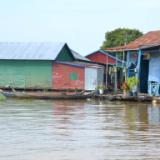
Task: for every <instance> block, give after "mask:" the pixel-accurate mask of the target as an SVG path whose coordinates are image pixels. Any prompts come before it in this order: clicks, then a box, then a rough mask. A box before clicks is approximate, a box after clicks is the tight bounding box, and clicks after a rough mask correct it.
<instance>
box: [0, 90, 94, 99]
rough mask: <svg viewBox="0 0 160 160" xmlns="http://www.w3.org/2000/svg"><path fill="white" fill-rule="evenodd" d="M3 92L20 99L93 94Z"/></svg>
mask: <svg viewBox="0 0 160 160" xmlns="http://www.w3.org/2000/svg"><path fill="white" fill-rule="evenodd" d="M1 93H2V94H3V95H4V96H5V97H7V98H18V99H66V100H67V99H87V98H91V97H92V95H93V94H91V93H88V94H80V93H79V94H60V93H55V92H54V93H52V92H46V93H45V92H17V91H16V92H6V91H1Z"/></svg>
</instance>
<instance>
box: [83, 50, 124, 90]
mask: <svg viewBox="0 0 160 160" xmlns="http://www.w3.org/2000/svg"><path fill="white" fill-rule="evenodd" d="M86 58H88V59H89V60H91V61H92V62H96V63H99V64H101V65H104V67H105V76H104V81H105V85H106V86H107V87H108V88H111V89H113V88H114V87H116V88H120V86H121V83H122V81H123V73H122V72H123V69H122V68H123V65H124V63H123V61H122V60H120V59H118V58H117V57H116V54H114V53H110V52H108V51H105V50H101V49H100V50H97V51H95V52H93V53H90V54H89V55H87V56H86Z"/></svg>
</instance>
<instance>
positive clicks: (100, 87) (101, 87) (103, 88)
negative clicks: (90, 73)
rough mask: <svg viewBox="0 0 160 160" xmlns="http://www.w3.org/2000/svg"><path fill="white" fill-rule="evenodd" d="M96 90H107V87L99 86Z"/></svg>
mask: <svg viewBox="0 0 160 160" xmlns="http://www.w3.org/2000/svg"><path fill="white" fill-rule="evenodd" d="M96 89H97V90H99V89H102V90H105V89H106V87H105V86H104V85H99V86H97V87H96Z"/></svg>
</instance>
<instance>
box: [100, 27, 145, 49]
mask: <svg viewBox="0 0 160 160" xmlns="http://www.w3.org/2000/svg"><path fill="white" fill-rule="evenodd" d="M142 35H143V33H142V32H141V31H139V30H137V29H129V28H117V29H115V30H113V31H110V32H106V33H105V41H104V42H103V44H102V46H101V48H102V49H104V48H110V47H116V46H122V45H125V44H128V43H129V42H131V41H134V40H135V39H137V38H138V37H140V36H142Z"/></svg>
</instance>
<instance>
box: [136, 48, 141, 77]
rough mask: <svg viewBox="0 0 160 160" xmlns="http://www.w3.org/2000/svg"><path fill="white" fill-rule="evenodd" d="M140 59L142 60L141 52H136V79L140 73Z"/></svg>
mask: <svg viewBox="0 0 160 160" xmlns="http://www.w3.org/2000/svg"><path fill="white" fill-rule="evenodd" d="M141 58H142V50H140V49H139V50H138V60H137V68H136V69H137V74H136V77H137V78H139V77H140V72H141Z"/></svg>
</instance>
